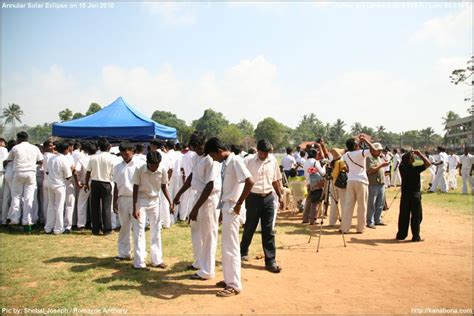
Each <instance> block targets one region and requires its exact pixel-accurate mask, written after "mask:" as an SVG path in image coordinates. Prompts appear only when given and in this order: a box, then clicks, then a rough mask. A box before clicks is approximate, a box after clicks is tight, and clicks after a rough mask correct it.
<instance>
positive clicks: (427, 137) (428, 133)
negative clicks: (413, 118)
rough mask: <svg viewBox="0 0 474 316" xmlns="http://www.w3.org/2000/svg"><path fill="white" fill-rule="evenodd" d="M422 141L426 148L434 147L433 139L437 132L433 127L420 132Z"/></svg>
mask: <svg viewBox="0 0 474 316" xmlns="http://www.w3.org/2000/svg"><path fill="white" fill-rule="evenodd" d="M420 136H421V139H422V140H423V144H424V146H425V147H428V146H430V145H432V144H433V143H434V142H433V137H434V136H435V131H434V130H433V129H432V128H431V127H427V128H424V129H422V130H421V131H420Z"/></svg>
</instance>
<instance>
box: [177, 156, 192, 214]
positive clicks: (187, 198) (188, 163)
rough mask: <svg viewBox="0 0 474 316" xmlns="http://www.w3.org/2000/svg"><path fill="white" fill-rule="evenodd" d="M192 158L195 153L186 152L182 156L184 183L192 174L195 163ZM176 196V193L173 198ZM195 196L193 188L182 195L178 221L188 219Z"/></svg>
mask: <svg viewBox="0 0 474 316" xmlns="http://www.w3.org/2000/svg"><path fill="white" fill-rule="evenodd" d="M194 156H196V152H194V151H192V150H188V151H187V152H186V153H184V154H183V161H182V165H183V166H182V168H183V170H182V171H183V173H184V179H185V180H184V182H186V179H188V177H189V176H190V175H191V174H192V173H193V169H194V163H195V162H196V160H195V158H194ZM178 192H179V191H178ZM176 194H177V192H176V193H175V196H176ZM195 195H196V191H195V190H194V189H193V188H190V189H189V190H187V191H186V192H184V193H183V196H182V198H181V203H180V204H179V214H178V215H179V216H178V217H179V220H181V221H185V220H187V219H188V216H189V212H190V211H191V208H192V207H193V206H192V203H193V202H194V196H195Z"/></svg>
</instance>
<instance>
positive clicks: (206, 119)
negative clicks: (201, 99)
mask: <svg viewBox="0 0 474 316" xmlns="http://www.w3.org/2000/svg"><path fill="white" fill-rule="evenodd" d="M228 124H229V121H227V119H226V118H225V116H224V114H222V113H220V112H216V111H214V110H213V109H207V110H205V111H204V114H203V115H202V116H201V117H200V118H199V119H197V120H195V121H193V124H192V126H193V127H194V128H195V129H196V130H198V131H201V132H203V133H204V134H205V135H206V137H208V138H210V137H215V136H216V135H219V133H220V132H221V131H222V129H223V128H224V127H226V126H227V125H228Z"/></svg>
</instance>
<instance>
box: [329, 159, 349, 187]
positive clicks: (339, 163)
mask: <svg viewBox="0 0 474 316" xmlns="http://www.w3.org/2000/svg"><path fill="white" fill-rule="evenodd" d="M341 170H344V171H346V172H347V168H346V163H345V162H344V160H342V159H340V158H339V159H338V160H336V161H334V169H333V170H332V181H333V182H334V183H336V179H337V177H338V176H339V172H341Z"/></svg>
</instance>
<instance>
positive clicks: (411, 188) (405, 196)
mask: <svg viewBox="0 0 474 316" xmlns="http://www.w3.org/2000/svg"><path fill="white" fill-rule="evenodd" d="M415 155H416V156H418V157H420V158H421V160H423V165H420V166H414V165H413V163H414V162H415V157H414V156H415ZM429 166H431V163H430V161H429V160H428V158H426V157H425V156H424V155H423V154H422V153H421V152H419V151H418V150H414V151H409V152H407V153H405V154H404V155H403V156H402V162H401V164H400V167H399V170H400V174H401V177H402V188H401V190H402V197H401V200H400V215H399V216H398V233H397V237H396V238H397V239H398V240H404V239H405V238H406V237H407V235H408V225H409V224H411V233H412V235H413V237H412V239H411V240H412V241H422V239H421V237H420V224H421V221H422V219H423V214H422V207H421V192H420V189H421V183H420V174H421V173H422V172H423V171H425V170H426V168H428V167H429ZM410 216H411V218H410Z"/></svg>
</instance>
